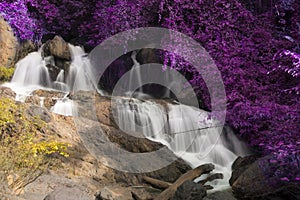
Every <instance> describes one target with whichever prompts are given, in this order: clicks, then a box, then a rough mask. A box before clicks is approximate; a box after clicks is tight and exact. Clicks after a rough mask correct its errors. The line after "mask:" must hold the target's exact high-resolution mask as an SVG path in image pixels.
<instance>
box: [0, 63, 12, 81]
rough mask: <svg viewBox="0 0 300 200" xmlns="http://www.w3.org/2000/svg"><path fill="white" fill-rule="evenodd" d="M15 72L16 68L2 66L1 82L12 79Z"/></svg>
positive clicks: (0, 68)
mask: <svg viewBox="0 0 300 200" xmlns="http://www.w3.org/2000/svg"><path fill="white" fill-rule="evenodd" d="M14 72H15V68H6V67H0V82H6V81H10V79H11V78H12V76H13V75H14Z"/></svg>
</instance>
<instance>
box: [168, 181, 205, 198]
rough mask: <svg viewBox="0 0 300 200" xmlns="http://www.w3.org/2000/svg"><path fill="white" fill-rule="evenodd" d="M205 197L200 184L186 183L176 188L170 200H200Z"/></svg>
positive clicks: (203, 189)
mask: <svg viewBox="0 0 300 200" xmlns="http://www.w3.org/2000/svg"><path fill="white" fill-rule="evenodd" d="M206 195H207V194H206V189H205V188H204V187H203V186H202V185H201V184H197V183H195V182H194V181H186V182H184V183H183V184H182V185H181V186H179V187H178V189H177V191H176V192H175V194H174V196H173V197H172V198H171V200H183V199H184V200H201V199H203V198H204V197H205V196H206Z"/></svg>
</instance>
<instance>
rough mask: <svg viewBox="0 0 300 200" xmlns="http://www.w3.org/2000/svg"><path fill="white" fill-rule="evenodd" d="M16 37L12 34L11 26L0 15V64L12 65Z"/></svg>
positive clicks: (15, 48) (16, 44) (4, 65)
mask: <svg viewBox="0 0 300 200" xmlns="http://www.w3.org/2000/svg"><path fill="white" fill-rule="evenodd" d="M17 46H18V43H17V39H16V37H15V36H14V33H13V30H12V28H11V27H10V26H9V24H8V23H7V22H6V21H5V20H4V19H3V17H2V16H0V49H1V51H0V66H1V67H10V66H11V65H13V61H14V59H15V55H16V50H17Z"/></svg>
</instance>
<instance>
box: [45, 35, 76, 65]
mask: <svg viewBox="0 0 300 200" xmlns="http://www.w3.org/2000/svg"><path fill="white" fill-rule="evenodd" d="M43 50H44V51H43V52H44V57H47V56H54V57H56V58H60V59H63V60H67V61H71V52H70V48H69V46H68V43H67V42H66V41H64V39H63V38H61V37H59V36H55V37H54V39H53V40H50V41H48V42H46V44H45V46H44V48H43Z"/></svg>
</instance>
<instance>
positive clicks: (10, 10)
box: [0, 0, 42, 40]
mask: <svg viewBox="0 0 300 200" xmlns="http://www.w3.org/2000/svg"><path fill="white" fill-rule="evenodd" d="M0 15H1V16H2V17H4V19H5V20H6V21H8V22H9V23H10V25H11V27H12V28H13V29H14V31H15V34H16V36H17V37H18V38H19V39H21V40H39V39H40V36H41V34H42V30H41V27H40V26H38V23H37V20H36V19H34V18H31V17H30V14H29V12H28V9H27V7H26V5H25V3H24V1H23V0H17V1H1V2H0Z"/></svg>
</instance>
